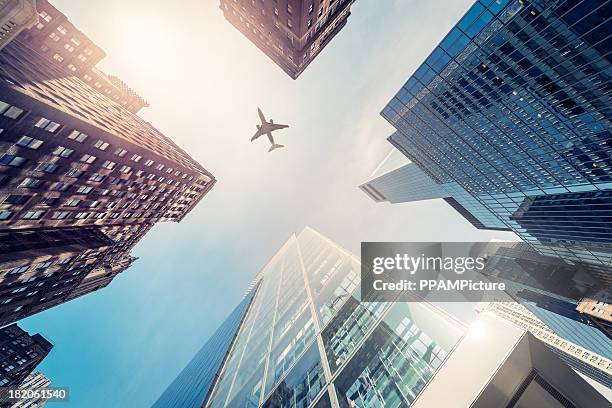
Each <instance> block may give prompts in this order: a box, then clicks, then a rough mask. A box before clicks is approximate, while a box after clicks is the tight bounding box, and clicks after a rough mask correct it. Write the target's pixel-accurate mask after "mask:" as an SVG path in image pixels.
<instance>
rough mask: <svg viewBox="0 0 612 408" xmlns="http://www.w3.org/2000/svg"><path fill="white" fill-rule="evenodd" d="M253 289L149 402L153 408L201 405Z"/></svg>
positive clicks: (248, 304) (234, 334) (231, 341)
mask: <svg viewBox="0 0 612 408" xmlns="http://www.w3.org/2000/svg"><path fill="white" fill-rule="evenodd" d="M256 291H257V287H255V288H253V289H252V290H251V291H250V292H249V293H247V294H246V296H245V297H244V299H243V300H242V302H240V304H239V305H238V306H237V307H236V308H235V309H234V311H233V312H232V313H231V314H230V315H229V317H228V318H227V319H226V320H225V321H224V322H223V324H222V325H221V326H220V327H219V328H218V329H217V331H216V332H215V333H214V334H213V335H212V336H211V338H210V339H209V340H208V341H207V342H206V343H205V344H204V346H203V347H202V348H201V349H200V351H199V352H198V353H197V354H196V355H195V357H194V358H193V359H192V360H191V361H190V362H189V364H187V366H186V367H185V368H184V369H183V371H181V372H180V374H179V375H178V376H177V377H176V378H175V379H174V381H173V382H172V383H171V384H170V385H169V386H168V388H167V389H166V390H165V391H164V393H163V394H162V395H161V396H160V397H159V399H158V400H157V401H156V402H155V404H153V408H199V407H201V406H202V404H203V403H204V400H205V399H206V397H207V396H208V395H209V393H210V391H211V388H212V386H213V384H214V380H215V378H216V377H215V374H217V372H218V371H219V369H220V368H221V365H222V364H223V361H224V360H225V357H226V356H227V353H228V352H229V350H230V347H231V346H232V343H233V340H234V338H235V336H236V333H237V331H238V329H239V328H240V324H241V322H242V320H243V318H244V316H245V314H246V313H247V311H248V310H249V306H250V305H251V302H252V300H253V297H254V296H255V293H256Z"/></svg>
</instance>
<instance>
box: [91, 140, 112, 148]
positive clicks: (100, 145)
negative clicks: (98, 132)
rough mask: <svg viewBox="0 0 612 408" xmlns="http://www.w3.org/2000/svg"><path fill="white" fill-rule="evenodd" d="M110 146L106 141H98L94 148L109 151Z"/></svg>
mask: <svg viewBox="0 0 612 408" xmlns="http://www.w3.org/2000/svg"><path fill="white" fill-rule="evenodd" d="M108 146H110V144H109V143H107V142H105V141H104V140H98V141H97V142H96V143H94V147H95V148H96V149H99V150H102V151H105V150H106V149H108Z"/></svg>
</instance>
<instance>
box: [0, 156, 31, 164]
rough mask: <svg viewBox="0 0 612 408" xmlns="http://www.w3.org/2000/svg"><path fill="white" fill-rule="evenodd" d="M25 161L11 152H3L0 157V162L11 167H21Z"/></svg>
mask: <svg viewBox="0 0 612 408" xmlns="http://www.w3.org/2000/svg"><path fill="white" fill-rule="evenodd" d="M25 162H26V159H25V158H23V157H19V156H13V155H12V154H5V155H3V156H2V157H0V164H2V165H5V166H11V167H21V166H23V164H24V163H25Z"/></svg>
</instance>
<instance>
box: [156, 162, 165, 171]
mask: <svg viewBox="0 0 612 408" xmlns="http://www.w3.org/2000/svg"><path fill="white" fill-rule="evenodd" d="M164 167H166V166H164V165H163V164H161V163H160V164H158V165H157V167H156V169H157V170H163V169H164Z"/></svg>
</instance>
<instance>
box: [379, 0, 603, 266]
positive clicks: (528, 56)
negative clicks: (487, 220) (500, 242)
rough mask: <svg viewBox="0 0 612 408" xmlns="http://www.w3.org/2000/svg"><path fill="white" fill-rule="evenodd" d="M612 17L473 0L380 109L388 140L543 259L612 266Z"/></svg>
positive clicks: (566, 5)
mask: <svg viewBox="0 0 612 408" xmlns="http://www.w3.org/2000/svg"><path fill="white" fill-rule="evenodd" d="M611 15H612V2H611V1H604V0H582V1H580V0H568V1H565V0H479V1H477V2H476V3H475V4H474V5H473V6H472V7H471V8H470V9H469V10H468V12H467V13H466V14H465V16H464V17H463V18H462V19H461V20H460V21H459V23H458V24H457V25H456V26H455V27H453V28H452V30H451V31H450V32H449V33H448V35H447V36H446V37H445V38H444V39H443V40H442V42H441V43H440V44H439V45H438V46H437V47H436V48H435V49H434V51H433V52H432V53H431V54H430V56H429V57H428V58H427V59H426V60H425V62H424V63H423V64H422V65H421V66H420V67H419V68H418V69H417V70H416V72H415V73H414V74H413V75H412V76H411V77H410V78H409V79H408V81H407V82H406V83H405V84H404V86H403V87H402V88H401V89H400V91H399V92H398V93H397V94H396V95H395V96H394V97H393V99H392V100H391V102H390V103H389V104H388V105H387V106H386V107H385V108H384V110H383V111H382V115H383V117H385V118H386V119H387V120H388V121H389V122H390V123H391V124H392V125H393V126H394V127H395V128H396V129H397V132H396V133H395V134H394V135H393V136H392V137H391V138H390V141H391V142H392V144H394V145H395V146H396V147H397V148H398V149H399V150H400V151H402V153H404V154H405V155H406V156H407V157H408V158H410V159H411V160H412V161H413V162H414V163H416V164H417V165H418V166H419V167H420V168H421V169H422V170H423V171H424V172H426V173H427V174H428V175H429V176H431V177H432V178H433V179H434V180H435V181H436V182H437V183H440V184H444V183H451V182H456V183H458V184H459V185H460V186H461V187H462V188H464V189H465V190H466V191H467V192H469V193H470V194H471V195H472V196H473V197H474V198H475V199H477V200H478V201H479V202H480V203H482V205H484V206H485V207H486V208H487V209H489V210H490V211H491V212H492V213H493V214H495V215H496V216H497V217H498V218H499V220H500V221H502V222H503V223H504V224H505V225H507V226H508V227H509V228H510V229H512V230H513V231H515V232H516V233H517V234H518V235H519V236H520V237H521V238H522V239H523V240H525V241H526V242H529V243H531V244H532V245H533V246H534V247H535V248H537V249H538V250H539V251H540V252H542V253H547V254H551V255H556V256H560V257H562V258H565V259H574V260H578V261H584V262H588V263H592V264H595V265H608V264H609V262H610V260H611V259H612V239H611V238H612V235H611V227H610V225H611V223H610V220H611V218H610V215H611V214H610V207H611V205H612V194H611V189H612V160H611V157H610V154H611V152H612V135H611V133H610V131H611V130H612V123H611V122H610V114H611V107H612V104H611V101H610V75H611V74H612V66H611V65H610V55H609V53H610V49H611V47H612V40H611V39H610V34H611V33H612V21H610V16H611ZM607 273H608V274H609V271H608V272H607Z"/></svg>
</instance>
